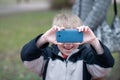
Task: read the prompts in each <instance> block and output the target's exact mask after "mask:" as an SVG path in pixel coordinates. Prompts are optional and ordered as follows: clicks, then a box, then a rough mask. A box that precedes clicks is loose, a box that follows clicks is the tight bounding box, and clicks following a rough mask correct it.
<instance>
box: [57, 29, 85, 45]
mask: <svg viewBox="0 0 120 80" xmlns="http://www.w3.org/2000/svg"><path fill="white" fill-rule="evenodd" d="M56 40H57V42H61V43H75V42H82V41H83V32H79V31H78V30H77V29H64V30H60V31H57V32H56Z"/></svg>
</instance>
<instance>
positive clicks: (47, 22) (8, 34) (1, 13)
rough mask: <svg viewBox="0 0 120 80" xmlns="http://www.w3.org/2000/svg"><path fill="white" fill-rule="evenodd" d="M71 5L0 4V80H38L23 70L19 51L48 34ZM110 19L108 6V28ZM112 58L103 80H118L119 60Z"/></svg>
mask: <svg viewBox="0 0 120 80" xmlns="http://www.w3.org/2000/svg"><path fill="white" fill-rule="evenodd" d="M73 3H74V0H0V71H1V72H0V80H39V79H40V78H39V77H38V76H37V75H35V74H34V73H32V72H30V71H28V70H27V69H26V68H25V67H24V65H23V63H22V61H21V59H20V51H21V48H22V47H23V45H24V44H25V43H27V42H28V41H29V40H31V39H33V38H34V37H36V36H37V35H38V34H40V33H43V32H45V31H46V30H48V29H49V28H50V27H51V24H52V19H53V17H54V16H55V15H56V14H57V13H60V12H61V11H64V10H67V11H71V10H72V8H71V7H72V5H73ZM117 6H118V16H119V17H120V0H117ZM113 16H114V12H113V4H111V6H110V8H109V10H108V15H107V20H108V23H109V24H111V22H112V20H113ZM112 55H113V56H114V58H115V66H114V68H113V70H112V71H111V73H109V75H108V76H107V78H106V80H110V78H111V80H120V77H119V74H120V67H119V65H120V61H118V59H119V58H120V56H119V55H118V53H112ZM118 67H119V69H118ZM116 70H117V73H116ZM118 72H119V73H118Z"/></svg>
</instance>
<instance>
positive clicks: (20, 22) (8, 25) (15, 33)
mask: <svg viewBox="0 0 120 80" xmlns="http://www.w3.org/2000/svg"><path fill="white" fill-rule="evenodd" d="M57 13H58V12H57V11H46V12H26V13H22V14H12V15H8V16H1V18H0V71H1V73H0V76H1V77H0V80H38V79H39V78H38V76H36V75H35V74H33V73H30V72H28V71H27V70H26V69H25V67H24V66H23V64H22V62H21V60H20V56H19V55H20V50H21V48H22V47H23V45H24V44H25V43H27V42H28V41H29V40H31V39H32V38H34V37H35V36H37V35H39V34H41V33H43V32H44V31H46V30H47V29H48V28H50V27H51V23H52V19H53V16H54V15H55V14H57Z"/></svg>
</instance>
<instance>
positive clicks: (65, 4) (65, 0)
mask: <svg viewBox="0 0 120 80" xmlns="http://www.w3.org/2000/svg"><path fill="white" fill-rule="evenodd" d="M74 1H75V0H50V3H51V8H52V9H62V8H71V7H72V5H73V3H74Z"/></svg>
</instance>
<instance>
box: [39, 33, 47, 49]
mask: <svg viewBox="0 0 120 80" xmlns="http://www.w3.org/2000/svg"><path fill="white" fill-rule="evenodd" d="M45 43H47V39H46V36H44V35H42V36H41V37H40V38H39V39H38V41H37V47H40V46H42V45H43V44H45Z"/></svg>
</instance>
